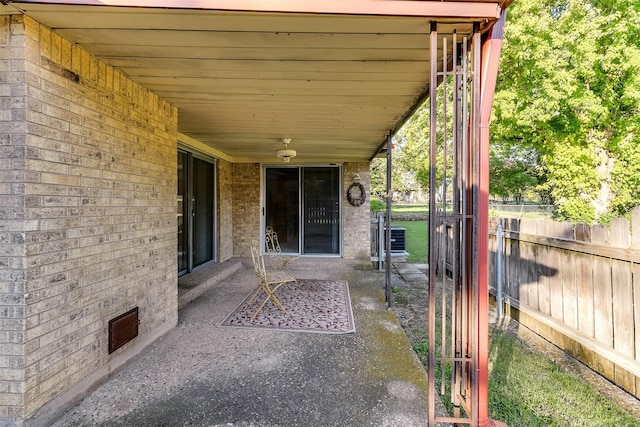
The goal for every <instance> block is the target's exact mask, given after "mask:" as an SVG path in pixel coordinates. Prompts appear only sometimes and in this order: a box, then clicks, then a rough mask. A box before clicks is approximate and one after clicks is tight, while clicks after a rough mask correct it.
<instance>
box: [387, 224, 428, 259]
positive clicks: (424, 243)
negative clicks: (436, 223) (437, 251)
mask: <svg viewBox="0 0 640 427" xmlns="http://www.w3.org/2000/svg"><path fill="white" fill-rule="evenodd" d="M391 225H397V226H398V227H402V228H404V229H406V244H407V252H409V257H407V262H409V263H412V264H427V247H428V246H429V240H428V239H429V237H428V233H427V230H428V229H429V227H428V224H427V221H393V222H392V223H391Z"/></svg>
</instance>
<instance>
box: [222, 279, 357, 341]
mask: <svg viewBox="0 0 640 427" xmlns="http://www.w3.org/2000/svg"><path fill="white" fill-rule="evenodd" d="M251 293H253V291H251ZM251 293H250V294H249V295H247V296H246V297H245V299H244V300H243V301H242V302H241V303H240V305H239V306H238V307H237V308H236V309H235V310H234V311H233V312H232V313H231V314H229V315H228V316H227V318H226V319H224V320H223V321H222V324H221V326H235V327H242V328H259V329H279V330H284V331H295V332H317V333H325V334H344V333H349V332H355V330H356V328H355V322H354V319H353V311H352V309H351V298H350V296H349V284H348V283H347V282H345V281H332V280H308V279H305V280H302V279H301V280H297V281H296V282H293V283H288V284H286V285H284V286H282V287H281V288H280V289H278V291H276V296H277V297H278V299H279V300H280V302H281V303H282V305H284V306H285V308H286V309H287V311H288V312H289V314H288V315H287V314H285V313H284V312H283V311H282V310H280V309H279V308H278V307H277V306H276V305H275V304H274V303H273V302H272V301H269V302H267V304H266V305H265V306H264V308H263V309H262V310H261V311H260V313H258V315H257V316H256V317H255V319H253V320H251V316H253V313H255V311H256V309H257V308H258V306H259V305H260V304H261V303H262V301H264V298H265V295H264V293H261V294H260V295H259V296H258V298H256V299H255V300H254V301H253V302H252V303H251V305H249V306H248V307H247V309H246V310H243V307H244V305H245V303H246V301H247V300H248V299H249V297H250V296H251Z"/></svg>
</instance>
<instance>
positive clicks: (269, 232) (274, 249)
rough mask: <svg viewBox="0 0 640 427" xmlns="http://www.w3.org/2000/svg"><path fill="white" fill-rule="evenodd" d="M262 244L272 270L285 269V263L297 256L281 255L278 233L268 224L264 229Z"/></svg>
mask: <svg viewBox="0 0 640 427" xmlns="http://www.w3.org/2000/svg"><path fill="white" fill-rule="evenodd" d="M264 245H265V249H266V254H267V256H268V259H269V264H270V267H271V268H272V269H274V270H286V269H287V264H289V263H290V262H291V261H293V260H294V259H296V258H298V257H297V256H293V257H292V256H286V255H282V250H281V249H280V241H279V240H278V233H276V231H275V230H274V229H273V227H272V226H270V225H268V226H267V227H266V228H265V229H264Z"/></svg>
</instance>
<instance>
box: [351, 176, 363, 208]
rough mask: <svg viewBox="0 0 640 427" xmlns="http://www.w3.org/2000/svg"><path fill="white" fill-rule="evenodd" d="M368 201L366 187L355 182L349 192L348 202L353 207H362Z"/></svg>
mask: <svg viewBox="0 0 640 427" xmlns="http://www.w3.org/2000/svg"><path fill="white" fill-rule="evenodd" d="M365 200H366V193H365V191H364V187H363V186H362V184H360V183H359V182H354V183H353V184H351V185H350V186H349V189H348V190H347V201H348V202H349V204H350V205H351V206H355V207H358V206H361V205H362V204H363V203H364V201H365Z"/></svg>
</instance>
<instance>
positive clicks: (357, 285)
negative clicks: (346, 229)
mask: <svg viewBox="0 0 640 427" xmlns="http://www.w3.org/2000/svg"><path fill="white" fill-rule="evenodd" d="M290 266H291V268H290V270H291V271H292V272H293V274H294V275H295V276H296V277H297V278H300V279H314V278H317V279H335V280H347V281H348V282H349V288H350V293H351V302H352V306H353V311H354V316H355V322H356V333H355V334H343V335H327V334H316V333H300V332H284V331H277V330H255V329H238V328H230V327H221V326H219V325H220V323H221V322H222V320H223V319H224V318H225V317H226V316H227V315H228V314H229V313H230V312H231V311H232V310H233V309H234V308H235V307H236V306H237V305H238V304H239V303H240V302H241V301H242V300H243V298H244V297H245V296H246V295H247V294H248V293H249V292H250V291H251V290H252V289H253V288H255V286H256V280H255V276H254V274H253V269H252V268H248V267H249V266H248V264H246V260H245V265H244V266H243V267H242V268H239V269H237V270H235V272H233V274H232V275H231V276H229V277H227V278H224V279H222V280H221V281H219V282H217V283H215V284H211V283H209V284H208V285H207V287H208V290H206V291H205V292H204V293H202V295H200V296H198V297H197V298H195V299H193V301H191V302H190V303H188V304H186V305H185V306H184V308H182V309H181V310H180V314H179V322H178V326H177V327H176V328H175V329H173V330H172V331H171V332H169V333H168V334H167V335H165V336H164V337H163V338H161V339H160V340H158V341H157V342H156V343H154V344H153V345H152V346H150V348H149V349H147V350H146V351H145V352H143V354H141V355H140V356H138V357H137V358H135V359H134V360H133V361H132V362H130V363H128V364H127V365H126V366H124V367H123V368H122V369H120V370H119V371H118V372H116V373H115V374H114V375H112V376H111V378H109V379H108V380H107V381H106V382H105V383H104V384H102V385H101V386H100V387H98V388H97V389H96V390H95V391H94V392H93V393H91V394H90V395H88V396H86V397H85V398H84V400H83V401H81V402H80V403H79V404H78V405H77V406H76V407H74V408H72V409H71V410H69V411H68V412H67V413H65V414H64V415H63V416H62V417H61V418H60V419H58V420H57V422H56V423H55V424H54V426H55V427H63V426H65V427H66V426H306V427H309V426H403V427H410V426H426V425H427V420H428V417H427V378H426V374H425V371H424V369H423V368H422V366H421V364H420V362H419V360H418V359H417V357H416V356H415V353H414V352H413V350H412V349H411V345H410V343H409V340H408V339H407V337H406V336H405V334H404V332H403V330H402V328H401V326H400V325H399V323H398V321H397V319H396V317H395V315H394V314H393V313H392V312H391V311H388V310H387V309H386V304H385V302H384V294H383V286H384V274H383V273H382V272H379V271H377V270H374V269H373V268H371V264H370V263H369V262H364V261H363V262H359V261H347V260H343V259H339V258H298V259H296V260H295V261H294V262H292V263H291V264H290ZM212 271H213V273H211V274H214V275H215V274H217V273H216V272H215V269H214V270H212ZM190 292H192V291H190ZM439 411H440V410H439Z"/></svg>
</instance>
